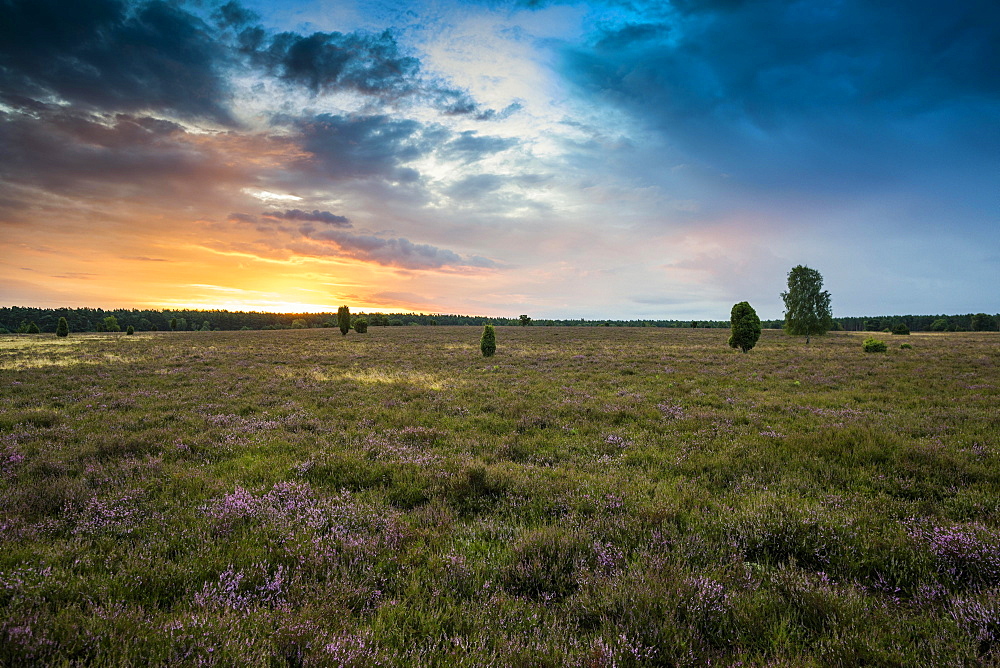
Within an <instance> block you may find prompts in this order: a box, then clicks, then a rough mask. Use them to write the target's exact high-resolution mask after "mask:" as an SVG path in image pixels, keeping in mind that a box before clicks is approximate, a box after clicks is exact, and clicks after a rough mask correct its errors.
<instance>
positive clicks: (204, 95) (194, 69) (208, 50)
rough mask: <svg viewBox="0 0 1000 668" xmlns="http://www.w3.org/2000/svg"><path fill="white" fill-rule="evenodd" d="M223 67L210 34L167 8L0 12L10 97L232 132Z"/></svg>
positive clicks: (103, 5) (52, 7)
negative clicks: (158, 114)
mask: <svg viewBox="0 0 1000 668" xmlns="http://www.w3.org/2000/svg"><path fill="white" fill-rule="evenodd" d="M225 62H226V51H225V49H224V48H223V47H222V46H221V45H220V44H219V42H218V41H217V40H216V39H215V38H214V37H213V34H212V29H211V27H210V26H208V25H206V24H205V23H204V22H203V21H202V20H201V19H199V18H198V17H196V16H195V15H193V14H191V13H188V12H186V11H184V10H183V9H181V8H180V7H178V6H176V5H173V4H170V3H167V2H162V1H157V0H153V1H150V2H138V3H126V2H123V1H121V0H74V1H73V2H63V1H62V0H8V1H7V2H4V3H3V4H2V5H0V88H2V89H3V90H4V91H6V92H7V93H8V94H17V95H22V96H26V97H31V98H34V99H38V100H44V99H46V98H50V97H53V96H54V97H55V98H57V99H62V100H65V101H68V102H70V103H73V104H75V105H78V106H80V105H84V106H86V107H89V108H90V109H103V110H115V111H125V112H142V111H145V110H147V109H152V108H155V109H159V110H164V111H166V110H169V111H170V112H171V113H174V114H177V115H178V116H180V117H184V118H203V119H210V120H213V121H215V122H218V123H222V124H225V125H232V123H233V120H232V117H231V115H230V113H229V111H228V109H227V102H228V100H229V98H230V91H229V86H228V84H227V79H226V77H225V76H224V75H223V72H222V71H223V70H224V68H225Z"/></svg>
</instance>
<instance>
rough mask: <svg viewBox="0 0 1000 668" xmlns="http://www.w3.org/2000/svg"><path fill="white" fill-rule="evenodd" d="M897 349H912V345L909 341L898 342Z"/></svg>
mask: <svg viewBox="0 0 1000 668" xmlns="http://www.w3.org/2000/svg"><path fill="white" fill-rule="evenodd" d="M899 349H900V350H913V346H911V345H910V344H909V343H900V344H899Z"/></svg>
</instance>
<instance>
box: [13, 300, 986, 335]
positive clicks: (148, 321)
mask: <svg viewBox="0 0 1000 668" xmlns="http://www.w3.org/2000/svg"><path fill="white" fill-rule="evenodd" d="M353 315H355V316H365V317H366V318H367V320H368V324H369V325H371V326H373V327H390V326H407V325H423V326H427V325H431V326H433V325H470V326H476V325H483V324H484V323H492V324H494V325H500V326H503V325H508V326H509V325H521V324H531V325H535V326H563V327H565V326H571V327H572V326H576V327H668V328H719V329H724V328H728V327H729V326H730V321H729V320H728V319H726V320H678V319H664V320H614V319H608V320H604V319H596V320H590V319H584V318H578V319H547V318H537V319H532V318H528V320H527V321H525V320H523V319H522V318H521V317H517V316H515V317H488V316H476V315H456V314H440V313H435V314H424V313H366V312H358V313H354V314H353ZM108 316H114V317H115V319H116V320H117V321H118V324H119V326H120V327H121V330H122V331H125V330H126V329H127V328H128V327H129V326H131V327H132V328H133V329H134V330H135V331H137V332H150V331H172V330H178V331H181V330H183V331H194V330H213V331H234V330H240V329H251V330H256V329H311V328H315V327H335V326H336V322H337V314H336V313H335V312H330V313H267V312H260V311H228V310H192V309H176V310H175V309H165V310H155V309H101V308H56V309H51V308H37V307H28V306H4V307H0V334H5V333H26V332H27V331H28V329H29V327H30V325H31V323H35V325H36V326H37V327H38V329H39V331H40V332H42V333H54V332H55V331H56V328H57V326H58V323H59V319H60V318H66V321H67V323H68V325H69V330H70V331H71V332H96V331H99V330H100V323H101V322H102V321H103V320H104V319H105V318H107V317H108ZM171 321H174V326H173V327H171ZM783 324H784V321H783V320H780V319H779V320H761V326H762V327H763V328H764V329H781V327H782V325H783ZM900 324H902V325H905V326H906V328H907V329H908V330H909V331H912V332H946V331H947V332H976V331H991V332H993V331H997V330H998V327H1000V314H994V315H990V314H986V313H967V314H956V315H943V314H939V315H882V316H851V317H834V318H833V330H834V331H852V332H866V331H867V332H883V331H885V330H893V329H894V328H896V327H898V326H899V325H900Z"/></svg>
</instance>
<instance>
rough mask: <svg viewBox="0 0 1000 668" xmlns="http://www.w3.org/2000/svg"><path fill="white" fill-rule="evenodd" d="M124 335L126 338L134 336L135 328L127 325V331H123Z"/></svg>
mask: <svg viewBox="0 0 1000 668" xmlns="http://www.w3.org/2000/svg"><path fill="white" fill-rule="evenodd" d="M125 334H126V336H132V335H133V334H135V328H134V327H132V325H129V326H128V329H126V330H125Z"/></svg>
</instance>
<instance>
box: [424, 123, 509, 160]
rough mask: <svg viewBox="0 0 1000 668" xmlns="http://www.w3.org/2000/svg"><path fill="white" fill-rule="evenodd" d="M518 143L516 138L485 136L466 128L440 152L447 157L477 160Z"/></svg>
mask: <svg viewBox="0 0 1000 668" xmlns="http://www.w3.org/2000/svg"><path fill="white" fill-rule="evenodd" d="M517 143H518V142H517V140H516V139H512V138H510V137H491V136H483V135H480V134H478V133H477V132H476V131H474V130H466V131H464V132H460V133H459V134H458V136H457V137H455V138H454V139H452V140H450V141H449V142H447V143H446V144H444V146H442V147H441V150H440V153H441V154H442V155H444V156H445V157H447V158H451V159H455V160H462V161H463V162H475V161H477V160H480V159H482V158H483V157H485V156H488V155H493V154H496V153H501V152H503V151H506V150H507V149H509V148H512V147H514V146H516V145H517Z"/></svg>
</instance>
